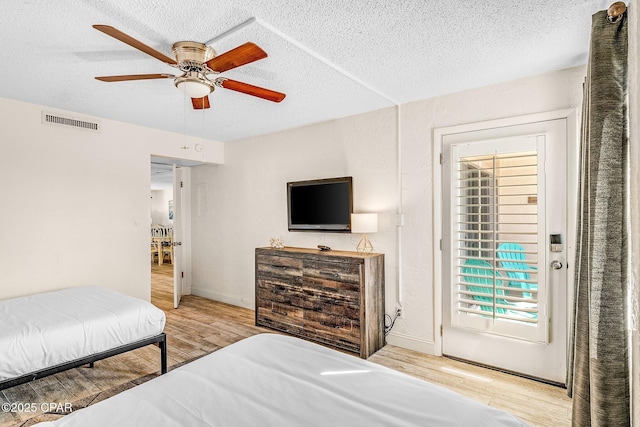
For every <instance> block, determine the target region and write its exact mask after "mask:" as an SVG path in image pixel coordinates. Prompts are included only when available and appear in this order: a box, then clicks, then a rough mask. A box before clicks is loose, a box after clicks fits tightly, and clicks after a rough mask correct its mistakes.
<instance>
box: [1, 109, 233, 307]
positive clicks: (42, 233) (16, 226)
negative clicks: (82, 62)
mask: <svg viewBox="0 0 640 427" xmlns="http://www.w3.org/2000/svg"><path fill="white" fill-rule="evenodd" d="M43 110H45V111H47V112H50V111H51V110H49V109H48V108H45V107H42V106H39V105H34V104H26V103H22V102H17V101H10V100H5V99H0V127H1V128H2V141H1V143H0V158H1V159H2V160H3V167H2V172H3V176H4V179H3V180H2V181H1V182H0V194H2V209H0V232H1V235H2V245H0V284H2V285H1V286H0V299H3V298H9V297H14V296H21V295H27V294H32V293H36V292H43V291H49V290H55V289H61V288H67V287H71V286H79V285H100V286H105V287H107V288H111V289H114V290H118V291H121V292H124V293H127V294H129V295H132V296H136V297H140V298H144V299H147V300H148V299H149V298H150V296H151V291H150V278H149V217H150V212H151V204H150V198H149V189H150V162H151V155H152V154H156V155H163V156H174V157H180V156H185V154H187V153H186V152H187V151H188V150H183V149H181V148H180V147H181V146H185V144H186V145H189V146H192V145H193V143H194V142H199V143H202V144H203V150H202V152H200V153H198V156H199V157H200V158H202V156H203V155H205V156H207V158H209V159H211V160H217V161H218V162H222V155H223V147H222V143H219V142H214V141H203V140H200V139H198V140H197V141H196V140H193V139H191V138H185V137H184V136H183V135H177V134H171V133H168V132H165V131H159V130H155V129H149V128H143V127H140V126H135V125H130V124H125V123H121V122H115V121H111V120H104V119H98V121H99V122H100V123H101V125H102V128H101V132H99V133H93V132H90V131H86V130H83V129H76V128H67V127H60V126H53V125H48V124H42V123H41V112H42V111H43ZM56 113H57V114H59V115H61V116H65V117H75V118H81V119H83V120H89V121H91V120H95V118H92V117H78V116H77V115H76V114H73V113H70V112H65V111H57V112H56ZM203 153H204V154H203ZM191 155H193V154H191ZM190 160H195V159H194V158H191V159H190Z"/></svg>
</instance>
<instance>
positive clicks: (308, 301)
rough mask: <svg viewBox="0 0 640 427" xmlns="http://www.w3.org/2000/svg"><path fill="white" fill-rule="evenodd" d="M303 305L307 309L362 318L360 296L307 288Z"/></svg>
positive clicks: (353, 318)
mask: <svg viewBox="0 0 640 427" xmlns="http://www.w3.org/2000/svg"><path fill="white" fill-rule="evenodd" d="M302 303H303V305H302V307H303V308H304V309H305V310H309V311H316V312H320V313H326V314H332V315H336V316H340V317H344V318H347V319H351V320H357V321H359V320H360V296H359V295H358V294H355V295H345V294H344V293H342V294H340V293H336V292H323V291H319V290H311V291H310V290H309V289H306V288H305V292H304V298H303V300H302Z"/></svg>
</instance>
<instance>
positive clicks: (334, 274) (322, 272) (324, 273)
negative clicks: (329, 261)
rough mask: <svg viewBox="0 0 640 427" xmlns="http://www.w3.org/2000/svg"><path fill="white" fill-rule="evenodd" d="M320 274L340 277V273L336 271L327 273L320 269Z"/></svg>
mask: <svg viewBox="0 0 640 427" xmlns="http://www.w3.org/2000/svg"><path fill="white" fill-rule="evenodd" d="M320 274H322V275H323V276H333V277H335V278H336V279H338V278H340V275H339V274H338V273H329V272H326V271H321V272H320Z"/></svg>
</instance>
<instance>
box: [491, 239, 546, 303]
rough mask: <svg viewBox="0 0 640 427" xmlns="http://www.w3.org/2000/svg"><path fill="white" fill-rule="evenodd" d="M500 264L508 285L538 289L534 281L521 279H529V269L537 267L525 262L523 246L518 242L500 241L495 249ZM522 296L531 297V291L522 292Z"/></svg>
mask: <svg viewBox="0 0 640 427" xmlns="http://www.w3.org/2000/svg"><path fill="white" fill-rule="evenodd" d="M497 254H498V259H499V261H500V266H501V267H502V268H504V269H505V270H507V271H506V273H507V277H509V279H511V280H510V281H509V287H511V288H518V289H523V290H525V289H530V290H536V291H537V290H538V285H537V284H535V283H528V282H522V280H531V275H530V274H529V271H536V270H537V268H535V267H532V266H530V265H529V264H527V257H526V255H525V253H524V248H523V247H522V245H519V244H518V243H501V244H500V245H499V246H498V250H497ZM522 296H523V297H524V298H531V297H532V296H533V295H532V293H531V292H523V293H522Z"/></svg>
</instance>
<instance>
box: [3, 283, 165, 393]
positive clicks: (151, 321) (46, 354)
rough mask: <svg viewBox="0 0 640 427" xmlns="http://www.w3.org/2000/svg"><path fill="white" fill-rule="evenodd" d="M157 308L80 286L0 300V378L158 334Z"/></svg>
mask: <svg viewBox="0 0 640 427" xmlns="http://www.w3.org/2000/svg"><path fill="white" fill-rule="evenodd" d="M164 324H165V315H164V312H163V311H162V310H160V309H159V308H157V307H155V306H154V305H152V304H150V303H148V302H146V301H143V300H141V299H138V298H133V297H130V296H127V295H123V294H121V293H118V292H115V291H111V290H108V289H104V288H99V287H94V286H82V287H76V288H69V289H64V290H61V291H56V292H47V293H42V294H37V295H32V296H28V297H22V298H13V299H8V300H4V301H0V381H1V380H5V379H9V378H14V377H18V376H20V375H24V374H27V373H30V372H34V371H37V370H40V369H44V368H48V367H51V366H55V365H58V364H60V363H64V362H68V361H71V360H75V359H78V358H80V357H85V356H90V355H92V354H95V353H99V352H102V351H105V350H109V349H112V348H115V347H119V346H121V345H124V344H129V343H132V342H135V341H138V340H140V339H142V338H147V337H151V336H154V335H158V334H159V333H161V332H162V330H163V329H164Z"/></svg>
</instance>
